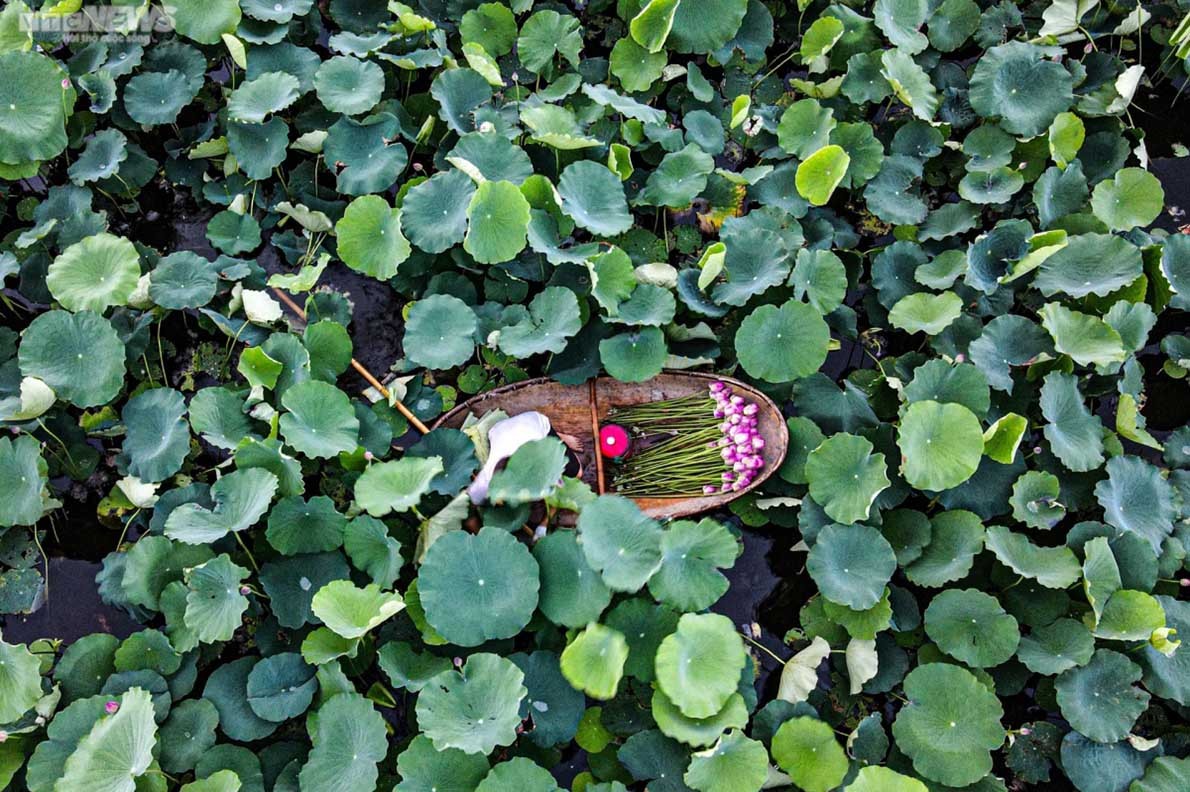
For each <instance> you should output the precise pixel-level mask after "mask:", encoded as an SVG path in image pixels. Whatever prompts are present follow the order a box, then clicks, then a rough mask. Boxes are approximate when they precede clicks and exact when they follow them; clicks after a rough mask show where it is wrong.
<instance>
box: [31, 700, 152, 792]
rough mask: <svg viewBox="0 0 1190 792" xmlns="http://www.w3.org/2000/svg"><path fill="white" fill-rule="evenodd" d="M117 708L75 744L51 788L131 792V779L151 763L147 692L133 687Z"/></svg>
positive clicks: (150, 726) (132, 780)
mask: <svg viewBox="0 0 1190 792" xmlns="http://www.w3.org/2000/svg"><path fill="white" fill-rule="evenodd" d="M119 706H120V708H119V709H118V710H117V711H116V712H115V713H114V714H112V715H107V716H105V717H101V718H99V719H98V720H97V721H96V722H95V725H94V726H92V727H91V728H90V730H89V731H88V732H87V733H86V734H85V735H83V736H82V737H81V739H79V740H78V747H76V748H75V749H74V752H73V753H71V754H70V756H69V757H67V759H66V761H65V763H64V764H63V766H62V777H61V778H60V779H58V781H57V783H56V784H55V788H62V789H68V788H71V787H74V788H77V789H95V790H113V792H115V791H116V790H122V792H132V790H133V789H135V788H136V781H135V779H137V778H139V777H141V776H143V775H144V774H145V773H146V772H147V771H148V770H149V766H150V765H151V764H152V763H153V746H154V744H155V742H156V738H157V724H156V723H155V722H154V719H153V717H154V716H153V700H152V697H151V696H150V695H149V693H148V691H145V690H143V689H141V688H139V687H134V688H132V689H130V690H128V691H127V692H126V693H124V694H123V695H122V696H120V699H119Z"/></svg>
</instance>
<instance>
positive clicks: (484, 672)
mask: <svg viewBox="0 0 1190 792" xmlns="http://www.w3.org/2000/svg"><path fill="white" fill-rule="evenodd" d="M439 541H441V540H439ZM435 544H437V543H435ZM524 679H525V675H524V674H523V673H522V672H521V670H520V669H519V668H517V667H516V665H515V664H513V663H512V661H510V660H506V659H505V658H503V657H500V656H499V655H494V654H488V653H484V652H481V653H479V654H473V655H471V656H470V657H469V658H467V662H466V663H465V664H464V665H463V667H462V668H461V669H460V670H458V671H455V670H453V669H452V670H450V671H443V672H442V673H441V674H438V675H437V676H435V677H434V678H433V679H431V680H430V683H429V684H428V685H426V686H425V687H424V688H423V689H422V691H421V693H420V694H418V697H417V723H418V726H419V727H420V728H421V730H422V733H423V734H425V735H426V736H427V737H429V738H430V739H431V740H432V741H433V743H434V747H435V748H437V749H438V750H439V751H445V750H448V749H451V748H454V749H458V750H460V751H463V752H465V753H469V754H486V753H490V752H491V751H492V749H494V748H495V747H496V746H499V745H511V744H512V743H513V742H515V741H516V738H517V726H519V725H520V723H521V717H520V714H519V712H520V706H521V700H522V699H523V698H524V697H525V696H526V695H527V694H528V690H527V689H526V688H525V685H524ZM381 733H382V734H383V730H382V731H381Z"/></svg>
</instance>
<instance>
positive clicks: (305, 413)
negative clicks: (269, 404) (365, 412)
mask: <svg viewBox="0 0 1190 792" xmlns="http://www.w3.org/2000/svg"><path fill="white" fill-rule="evenodd" d="M281 406H282V407H284V408H285V410H286V412H284V413H282V415H281V423H280V425H281V436H282V437H284V438H285V442H286V444H287V445H290V446H292V447H293V448H295V449H297V450H298V451H299V452H300V453H302V454H304V455H306V456H308V457H310V458H312V459H327V458H329V457H333V456H336V455H338V454H340V453H349V452H351V451H354V450H355V449H356V448H357V447H358V446H359V419H358V418H356V417H355V410H354V409H352V407H351V400H350V399H348V398H347V394H345V393H344V392H343V391H341V390H339V389H338V388H336V387H335V386H334V385H331V384H330V383H328V382H320V381H318V380H308V381H306V382H299V383H297V384H296V385H294V386H293V387H292V388H289V389H288V390H286V391H285V395H283V396H282V397H281Z"/></svg>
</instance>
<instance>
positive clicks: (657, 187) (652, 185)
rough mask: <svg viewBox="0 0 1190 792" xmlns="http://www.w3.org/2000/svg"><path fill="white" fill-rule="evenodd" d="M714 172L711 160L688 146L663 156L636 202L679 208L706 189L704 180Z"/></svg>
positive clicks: (704, 153)
mask: <svg viewBox="0 0 1190 792" xmlns="http://www.w3.org/2000/svg"><path fill="white" fill-rule="evenodd" d="M714 170H715V160H714V158H713V157H711V155H710V154H707V153H706V152H705V151H703V150H702V149H701V148H699V147H698V146H697V145H694V144H693V143H691V144H688V145H687V146H686V147H685V148H683V149H681V150H680V151H672V152H670V153H668V154H666V155H665V156H664V157H663V158H662V160H661V163H660V164H659V165H658V166H657V168H656V169H655V170H654V171H653V172H652V173H650V174H649V178H648V180H647V181H646V182H645V189H644V190H642V191H641V193H640V195H639V196H638V197H637V199H636V202H637V203H641V204H645V205H648V206H668V207H670V208H673V209H682V208H685V207H687V206H689V205H690V202H691V201H693V200H694V199H695V198H696V197H698V195H699V193H701V192H702V191H703V190H705V189H706V187H707V177H708V176H709V175H710V174H711V172H712V171H714Z"/></svg>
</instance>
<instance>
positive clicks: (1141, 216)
mask: <svg viewBox="0 0 1190 792" xmlns="http://www.w3.org/2000/svg"><path fill="white" fill-rule="evenodd" d="M1164 206H1165V190H1163V189H1162V188H1161V182H1160V181H1158V180H1157V177H1156V176H1154V175H1153V174H1151V173H1149V172H1148V171H1147V170H1144V169H1143V168H1121V169H1120V170H1118V171H1116V174H1115V176H1113V177H1112V178H1111V180H1106V179H1105V180H1104V181H1101V182H1099V184H1097V185H1095V191H1094V192H1093V193H1091V210H1092V211H1093V212H1095V216H1096V217H1098V218H1099V219H1100V220H1102V221H1103V222H1104V223H1106V224H1107V227H1108V228H1110V229H1111V230H1112V231H1130V230H1132V229H1133V228H1136V227H1137V226H1141V227H1144V226H1147V225H1149V224H1150V223H1152V222H1153V221H1154V220H1156V219H1157V216H1158V215H1160V214H1161V210H1162V208H1163V207H1164ZM1138 274H1139V273H1138ZM1112 288H1115V287H1111V288H1109V287H1107V286H1104V287H1103V290H1102V291H1100V292H1096V293H1097V294H1100V295H1103V294H1106V293H1107V292H1109V291H1111V290H1112Z"/></svg>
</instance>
